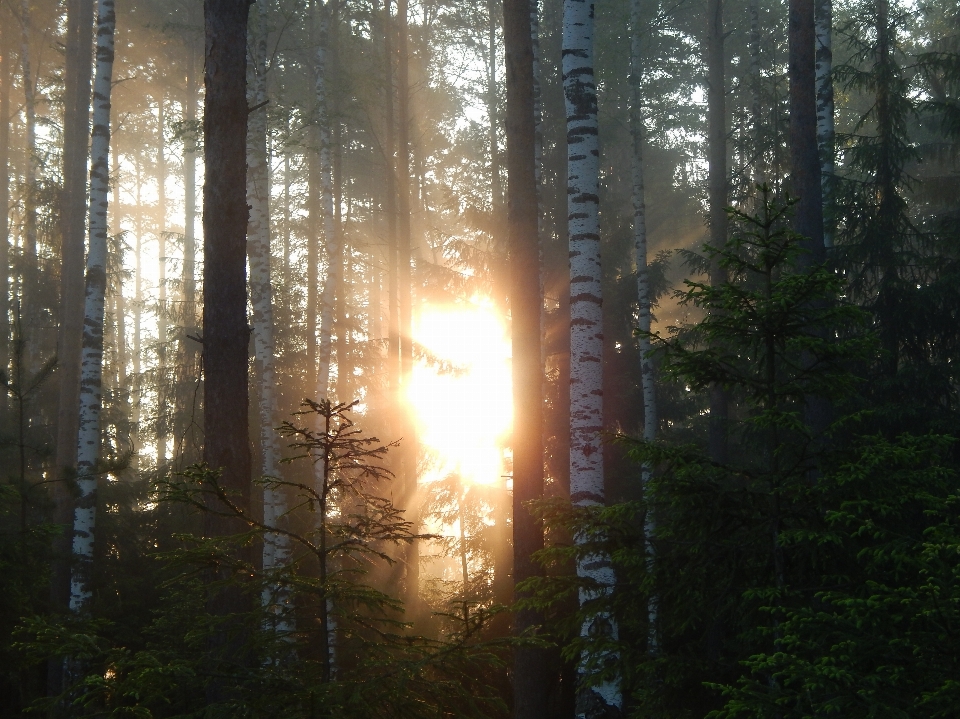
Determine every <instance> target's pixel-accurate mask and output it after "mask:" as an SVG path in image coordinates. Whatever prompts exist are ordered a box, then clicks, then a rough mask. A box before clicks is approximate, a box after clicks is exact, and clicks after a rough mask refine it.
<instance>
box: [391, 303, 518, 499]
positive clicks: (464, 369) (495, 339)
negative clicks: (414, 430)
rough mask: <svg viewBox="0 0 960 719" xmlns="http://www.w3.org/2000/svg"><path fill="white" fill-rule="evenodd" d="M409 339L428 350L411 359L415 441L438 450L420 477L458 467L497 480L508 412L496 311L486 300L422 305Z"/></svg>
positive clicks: (475, 477) (505, 354)
mask: <svg viewBox="0 0 960 719" xmlns="http://www.w3.org/2000/svg"><path fill="white" fill-rule="evenodd" d="M414 340H415V341H416V342H417V343H418V344H419V345H420V346H421V347H423V348H424V350H425V351H426V352H425V354H428V355H429V356H427V357H425V358H423V359H421V360H420V361H419V362H417V364H416V365H415V366H414V368H413V373H412V377H411V380H410V386H409V392H408V397H407V399H408V401H409V403H410V406H411V407H412V408H413V411H414V414H415V416H416V418H417V422H418V427H419V440H420V442H422V443H423V444H424V445H425V446H426V447H427V448H428V449H430V450H431V451H432V453H433V454H434V455H435V456H436V458H437V463H436V465H435V466H433V467H431V468H430V470H428V472H427V473H426V476H425V477H424V479H425V480H427V481H429V480H430V479H431V477H438V476H443V475H444V474H446V473H449V472H458V473H459V474H460V475H461V477H463V479H464V480H466V481H468V482H477V483H482V484H489V483H492V482H496V481H497V480H498V479H499V478H500V477H501V475H503V474H504V468H503V464H504V446H505V443H506V441H507V440H508V439H509V432H510V427H511V423H512V420H513V405H512V403H513V400H512V394H511V381H510V342H509V339H508V337H507V331H506V327H505V326H504V323H503V321H502V319H501V318H500V317H499V316H498V315H497V313H496V312H495V310H494V308H493V307H492V306H490V304H489V303H482V302H473V303H469V304H458V305H448V306H444V307H436V306H428V307H425V308H424V309H423V310H422V312H421V314H420V318H419V321H418V322H417V324H416V326H415V327H414Z"/></svg>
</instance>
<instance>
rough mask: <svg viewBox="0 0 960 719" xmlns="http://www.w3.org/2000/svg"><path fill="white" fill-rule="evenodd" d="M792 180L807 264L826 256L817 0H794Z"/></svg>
mask: <svg viewBox="0 0 960 719" xmlns="http://www.w3.org/2000/svg"><path fill="white" fill-rule="evenodd" d="M789 43H790V63H789V73H790V185H791V190H792V193H793V195H794V196H795V197H797V198H798V199H799V202H798V203H797V208H796V214H795V215H794V229H795V230H796V231H797V232H798V233H800V234H801V235H803V236H804V237H805V238H807V239H806V241H804V242H803V247H804V249H805V250H806V254H804V255H803V256H802V257H801V258H800V263H801V265H803V266H804V267H809V266H811V265H815V264H820V263H821V262H823V260H824V248H823V202H822V197H821V192H820V151H819V148H818V146H817V92H816V90H817V84H816V44H817V38H816V29H815V22H814V0H790V3H789Z"/></svg>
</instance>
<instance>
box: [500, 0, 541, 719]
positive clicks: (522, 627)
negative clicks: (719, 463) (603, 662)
mask: <svg viewBox="0 0 960 719" xmlns="http://www.w3.org/2000/svg"><path fill="white" fill-rule="evenodd" d="M531 5H533V6H534V8H535V0H505V2H504V4H503V39H504V50H505V54H506V70H507V118H506V119H507V186H508V189H509V193H508V197H509V203H508V215H507V232H508V241H509V257H510V263H509V266H510V272H511V278H510V280H511V281H510V314H511V341H512V344H513V443H512V444H513V567H514V569H513V578H514V582H522V581H524V580H526V579H529V578H530V577H534V576H537V575H539V574H540V573H541V570H540V567H538V566H537V564H536V563H535V562H534V561H533V554H534V553H535V552H537V551H538V550H540V549H542V548H543V526H542V525H541V523H540V522H539V521H537V520H536V519H535V518H534V517H533V515H532V514H531V513H530V509H529V507H528V506H527V504H528V503H529V502H530V501H533V500H536V499H540V498H541V497H542V496H543V366H542V364H541V348H540V312H541V308H542V307H543V300H542V297H541V293H540V282H539V277H540V241H539V208H538V203H537V167H536V159H537V158H536V142H537V137H536V120H535V110H534V68H533V62H534V54H533V41H532V36H531V33H532V29H531ZM534 12H535V10H534ZM542 622H543V617H542V615H541V614H539V613H538V612H535V611H532V610H529V609H528V610H523V611H521V612H518V613H517V615H516V618H515V620H514V631H515V633H516V634H517V635H518V636H519V635H521V634H523V633H524V632H525V631H527V630H528V629H530V627H533V626H536V625H538V624H541V623H542ZM547 658H548V655H547V652H546V651H545V650H544V649H541V648H534V647H524V646H521V647H517V649H516V650H515V651H514V660H513V667H514V673H513V687H514V692H513V694H514V701H513V715H514V717H516V718H517V719H537V718H539V717H546V716H547V707H548V705H549V701H548V699H549V694H550V688H551V687H550V682H549V676H548V671H549V669H548V664H547Z"/></svg>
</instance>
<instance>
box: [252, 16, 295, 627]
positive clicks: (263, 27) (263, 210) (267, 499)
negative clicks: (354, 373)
mask: <svg viewBox="0 0 960 719" xmlns="http://www.w3.org/2000/svg"><path fill="white" fill-rule="evenodd" d="M266 3H267V0H257V2H256V6H255V8H256V10H255V17H254V18H253V22H251V25H250V43H249V45H250V55H251V63H250V65H251V67H250V70H249V73H248V74H249V77H250V80H251V82H248V85H247V104H248V105H249V106H250V107H251V108H253V110H252V112H251V113H250V119H249V124H248V128H247V203H248V204H249V206H250V220H249V224H248V226H247V253H248V255H249V258H250V299H251V305H252V307H253V341H254V352H255V357H256V363H257V369H258V370H259V377H258V379H259V384H260V392H259V406H258V411H259V416H260V453H261V464H260V474H261V475H262V476H263V477H264V478H265V479H267V480H270V479H276V478H279V477H280V443H279V439H278V436H277V433H276V431H275V428H276V426H277V387H276V382H277V380H276V369H275V359H274V332H273V292H272V287H271V284H270V283H271V270H270V237H271V231H270V181H269V173H268V169H267V163H268V162H269V154H268V152H267V111H266V103H267V8H266ZM286 513H287V507H286V501H285V496H284V493H283V490H282V488H281V487H280V486H279V485H277V484H274V483H273V482H269V481H268V482H267V483H266V484H265V486H264V490H263V523H264V524H265V525H266V526H267V527H277V526H278V525H279V524H280V522H282V521H283V518H284V517H285V515H286ZM289 544H290V543H289V539H288V538H287V535H285V534H282V533H277V532H267V533H266V534H265V535H264V539H263V569H264V571H265V572H268V573H269V572H271V571H272V570H274V569H278V568H280V567H283V566H285V565H286V564H287V562H288V560H289V554H290V546H289ZM287 599H288V598H287V597H286V594H285V592H283V591H282V589H281V588H280V587H278V586H276V585H274V586H272V587H268V588H265V589H264V592H263V597H262V601H263V604H264V606H265V607H268V608H269V609H270V610H271V611H272V612H273V613H274V614H275V615H276V618H277V619H276V624H275V626H276V629H277V630H278V631H280V632H283V633H287V632H289V631H291V630H292V629H293V626H292V623H291V621H290V619H289V616H290V612H289V609H290V607H289V606H288V605H289V601H287Z"/></svg>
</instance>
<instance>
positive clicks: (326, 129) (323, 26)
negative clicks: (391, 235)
mask: <svg viewBox="0 0 960 719" xmlns="http://www.w3.org/2000/svg"><path fill="white" fill-rule="evenodd" d="M331 10H332V8H331V4H330V2H329V1H328V2H325V3H320V4H319V25H320V33H319V35H320V37H319V42H318V44H317V57H316V62H317V65H316V92H317V97H316V100H317V128H318V131H319V137H320V148H319V151H320V193H321V205H322V214H323V239H324V248H325V253H324V254H325V255H326V264H327V273H326V278H325V279H324V284H323V293H322V294H321V296H320V339H319V342H318V349H317V359H318V365H319V369H318V372H317V390H316V396H317V399H318V400H320V399H326V398H327V397H328V394H329V384H330V359H331V356H332V348H333V323H334V317H335V312H336V299H337V292H338V289H339V285H340V283H341V281H342V277H343V244H342V241H341V237H340V231H339V230H340V228H339V227H338V225H337V221H336V220H337V217H336V211H335V208H334V187H333V147H332V144H333V143H332V138H331V117H330V87H329V82H328V80H329V76H330V68H331V67H332V66H333V63H332V61H331V60H332V53H331V52H330V44H331V37H332V34H331V28H330V25H331V22H330V21H331V17H330V13H331Z"/></svg>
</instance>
